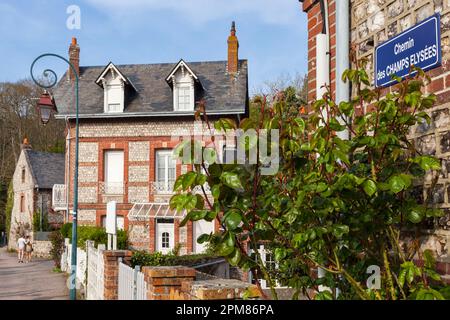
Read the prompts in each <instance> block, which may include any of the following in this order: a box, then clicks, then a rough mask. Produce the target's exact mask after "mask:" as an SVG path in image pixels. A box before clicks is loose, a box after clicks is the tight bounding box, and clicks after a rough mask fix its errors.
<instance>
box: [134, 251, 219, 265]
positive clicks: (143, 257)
mask: <svg viewBox="0 0 450 320" xmlns="http://www.w3.org/2000/svg"><path fill="white" fill-rule="evenodd" d="M217 258H218V257H217V256H216V255H212V254H208V253H205V254H190V255H183V256H178V255H175V254H173V253H169V254H162V253H161V252H153V253H148V252H145V251H136V252H133V255H132V256H131V266H132V267H133V268H134V267H135V266H186V267H192V266H195V265H199V264H202V263H205V262H207V261H210V260H211V259H217Z"/></svg>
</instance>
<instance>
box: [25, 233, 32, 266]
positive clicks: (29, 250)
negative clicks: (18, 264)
mask: <svg viewBox="0 0 450 320" xmlns="http://www.w3.org/2000/svg"><path fill="white" fill-rule="evenodd" d="M32 253H33V243H32V242H31V239H30V236H27V238H26V240H25V260H26V262H27V263H28V262H31V254H32Z"/></svg>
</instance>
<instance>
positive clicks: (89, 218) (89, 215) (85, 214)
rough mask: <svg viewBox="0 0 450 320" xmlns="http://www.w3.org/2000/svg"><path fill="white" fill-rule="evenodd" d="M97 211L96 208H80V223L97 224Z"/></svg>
mask: <svg viewBox="0 0 450 320" xmlns="http://www.w3.org/2000/svg"><path fill="white" fill-rule="evenodd" d="M95 221H96V211H95V210H79V211H78V222H79V224H80V225H91V226H92V225H95Z"/></svg>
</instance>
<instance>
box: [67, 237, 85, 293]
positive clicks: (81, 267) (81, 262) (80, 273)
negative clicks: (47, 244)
mask: <svg viewBox="0 0 450 320" xmlns="http://www.w3.org/2000/svg"><path fill="white" fill-rule="evenodd" d="M86 258H87V256H86V251H84V250H83V249H80V248H77V279H76V282H77V285H82V286H85V285H86ZM71 269H72V245H71V244H69V239H65V245H64V251H63V254H62V255H61V270H62V271H64V272H66V273H71Z"/></svg>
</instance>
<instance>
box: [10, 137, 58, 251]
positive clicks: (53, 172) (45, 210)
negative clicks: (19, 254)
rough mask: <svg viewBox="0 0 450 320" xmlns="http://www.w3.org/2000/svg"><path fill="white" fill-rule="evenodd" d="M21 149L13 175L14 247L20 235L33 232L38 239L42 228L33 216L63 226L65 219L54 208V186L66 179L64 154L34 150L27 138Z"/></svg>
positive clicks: (34, 239)
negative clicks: (34, 225) (35, 224)
mask: <svg viewBox="0 0 450 320" xmlns="http://www.w3.org/2000/svg"><path fill="white" fill-rule="evenodd" d="M21 149H22V150H21V152H20V156H19V159H18V161H17V164H16V169H15V171H14V174H13V178H12V184H13V192H14V204H13V209H12V213H11V226H10V232H9V238H8V239H9V243H8V248H10V249H15V248H16V247H17V239H18V237H19V236H20V235H23V236H26V235H30V236H31V239H32V241H33V242H36V241H37V240H38V239H37V238H36V232H37V231H39V230H34V227H33V218H41V217H42V218H43V219H47V221H48V223H49V225H50V226H53V227H58V226H60V225H61V224H62V222H63V219H64V216H63V213H62V212H61V211H55V210H53V204H52V189H53V186H54V185H55V184H62V183H64V154H58V153H48V152H40V151H34V150H33V149H32V148H31V145H30V144H28V140H27V139H25V140H24V142H23V144H22V146H21ZM36 215H38V216H37V217H36ZM38 250H39V248H35V251H38ZM36 253H38V254H39V252H36Z"/></svg>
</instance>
